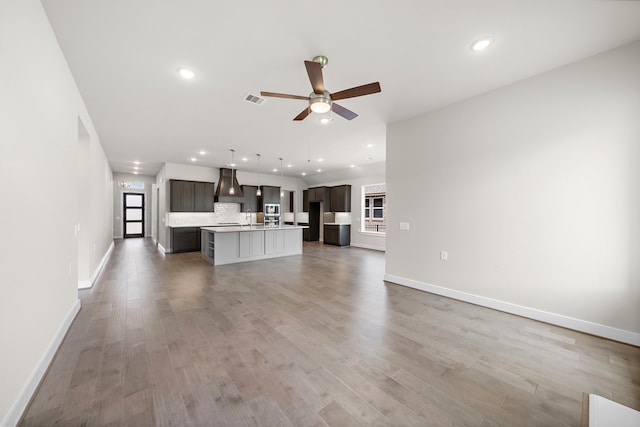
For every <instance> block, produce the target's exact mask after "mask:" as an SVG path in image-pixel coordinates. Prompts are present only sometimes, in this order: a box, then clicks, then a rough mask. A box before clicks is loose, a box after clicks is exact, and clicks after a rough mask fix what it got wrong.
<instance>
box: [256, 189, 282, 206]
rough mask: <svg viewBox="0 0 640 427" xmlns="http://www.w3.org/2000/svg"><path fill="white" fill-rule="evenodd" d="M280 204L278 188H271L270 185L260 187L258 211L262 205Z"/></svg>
mask: <svg viewBox="0 0 640 427" xmlns="http://www.w3.org/2000/svg"><path fill="white" fill-rule="evenodd" d="M268 204H274V205H279V204H280V187H272V186H270V185H263V186H262V203H260V206H259V207H260V211H262V207H263V206H264V205H268Z"/></svg>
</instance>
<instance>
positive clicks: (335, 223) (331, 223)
mask: <svg viewBox="0 0 640 427" xmlns="http://www.w3.org/2000/svg"><path fill="white" fill-rule="evenodd" d="M324 225H351V224H345V223H344V222H325V223H324Z"/></svg>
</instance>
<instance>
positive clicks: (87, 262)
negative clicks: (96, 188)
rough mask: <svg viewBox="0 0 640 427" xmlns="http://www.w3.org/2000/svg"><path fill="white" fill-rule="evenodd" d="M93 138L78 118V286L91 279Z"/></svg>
mask: <svg viewBox="0 0 640 427" xmlns="http://www.w3.org/2000/svg"><path fill="white" fill-rule="evenodd" d="M90 168H91V138H90V137H89V132H87V128H86V127H85V126H84V124H82V120H80V119H78V175H77V180H78V287H79V288H80V287H83V283H85V282H89V281H90V279H91V236H90V235H89V231H90V226H89V222H90V221H91V213H90V211H91V203H90V202H91V181H90V178H89V176H90Z"/></svg>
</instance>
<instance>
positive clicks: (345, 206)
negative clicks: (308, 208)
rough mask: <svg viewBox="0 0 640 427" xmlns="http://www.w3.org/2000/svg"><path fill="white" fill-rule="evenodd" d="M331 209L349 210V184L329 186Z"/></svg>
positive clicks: (337, 210) (338, 210) (335, 210)
mask: <svg viewBox="0 0 640 427" xmlns="http://www.w3.org/2000/svg"><path fill="white" fill-rule="evenodd" d="M331 210H332V211H333V212H351V186H350V185H337V186H335V187H331Z"/></svg>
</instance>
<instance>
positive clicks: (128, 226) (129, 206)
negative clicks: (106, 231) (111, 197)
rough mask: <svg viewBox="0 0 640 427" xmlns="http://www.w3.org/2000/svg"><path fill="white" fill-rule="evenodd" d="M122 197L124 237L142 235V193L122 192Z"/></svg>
mask: <svg viewBox="0 0 640 427" xmlns="http://www.w3.org/2000/svg"><path fill="white" fill-rule="evenodd" d="M123 197H124V199H123V202H122V210H123V211H124V212H123V215H122V218H123V219H124V224H123V226H124V233H123V235H124V238H125V239H126V238H128V237H144V194H139V193H124V194H123Z"/></svg>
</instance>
